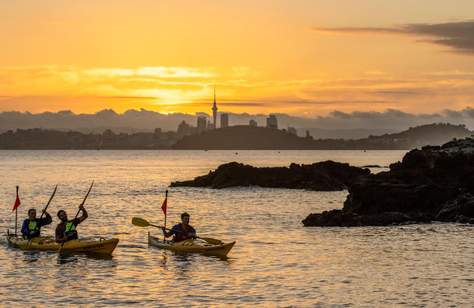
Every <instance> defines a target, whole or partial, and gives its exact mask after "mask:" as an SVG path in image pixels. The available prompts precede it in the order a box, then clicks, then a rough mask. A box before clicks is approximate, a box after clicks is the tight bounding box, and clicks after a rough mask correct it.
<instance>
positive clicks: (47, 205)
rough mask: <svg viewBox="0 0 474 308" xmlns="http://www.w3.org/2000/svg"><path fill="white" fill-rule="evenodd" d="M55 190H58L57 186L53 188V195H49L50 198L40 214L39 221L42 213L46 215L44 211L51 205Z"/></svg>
mask: <svg viewBox="0 0 474 308" xmlns="http://www.w3.org/2000/svg"><path fill="white" fill-rule="evenodd" d="M56 190H58V185H56V187H54V190H53V193H52V194H51V197H49V200H48V203H46V206H45V207H44V209H43V212H41V216H40V218H39V219H40V220H41V219H42V218H43V215H44V213H46V210H47V209H48V207H49V205H50V204H51V201H53V198H54V195H56Z"/></svg>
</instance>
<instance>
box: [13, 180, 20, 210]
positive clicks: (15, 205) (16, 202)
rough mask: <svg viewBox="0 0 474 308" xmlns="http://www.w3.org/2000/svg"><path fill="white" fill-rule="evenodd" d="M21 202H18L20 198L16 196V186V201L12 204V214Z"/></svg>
mask: <svg viewBox="0 0 474 308" xmlns="http://www.w3.org/2000/svg"><path fill="white" fill-rule="evenodd" d="M20 204H21V202H20V196H19V195H18V186H17V187H16V200H15V204H13V209H12V212H14V211H15V210H16V209H17V208H18V207H19V206H20Z"/></svg>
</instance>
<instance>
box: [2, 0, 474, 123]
mask: <svg viewBox="0 0 474 308" xmlns="http://www.w3.org/2000/svg"><path fill="white" fill-rule="evenodd" d="M0 41H1V44H0V111H10V110H17V111H30V112H34V113H36V112H43V111H59V110H72V111H74V112H77V113H80V112H87V113H89V112H96V111H98V110H101V109H104V108H111V109H114V110H116V111H117V112H123V111H125V110H127V109H132V108H135V109H139V108H145V109H149V110H154V111H159V112H164V113H173V112H185V113H195V112H197V111H206V112H209V110H208V109H209V102H210V101H211V100H212V91H213V86H214V85H215V86H216V88H217V95H218V101H219V103H220V109H221V110H224V111H230V112H238V113H240V112H248V113H269V112H281V113H288V114H292V115H298V116H303V117H313V116H316V115H325V114H328V113H330V112H332V111H334V110H339V111H343V112H352V111H384V110H387V109H398V110H401V111H404V112H411V113H433V112H439V111H442V110H444V109H454V110H460V109H463V108H466V107H474V1H472V0H452V1H446V0H443V1H441V0H399V1H385V0H357V1H354V0H333V1H319V0H288V1H283V0H268V1H267V0H258V1H256V0H252V1H250V0H249V1H247V0H239V1H230V0H221V1H218V0H216V1H210V0H209V1H205V0H199V1H193V0H186V1H181V0H173V1H171V0H170V1H158V0H149V1H148V0H133V1H132V0H129V1H119V0H114V1H108V0H101V1H97V0H82V1H66V0H63V1H49V0H42V1H36V0H31V1H26V0H18V1H11V0H0Z"/></svg>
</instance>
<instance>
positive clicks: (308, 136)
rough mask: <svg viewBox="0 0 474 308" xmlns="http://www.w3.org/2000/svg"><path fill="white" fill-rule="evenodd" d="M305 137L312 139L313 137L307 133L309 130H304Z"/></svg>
mask: <svg viewBox="0 0 474 308" xmlns="http://www.w3.org/2000/svg"><path fill="white" fill-rule="evenodd" d="M306 138H307V139H313V137H312V136H311V135H310V134H309V130H306Z"/></svg>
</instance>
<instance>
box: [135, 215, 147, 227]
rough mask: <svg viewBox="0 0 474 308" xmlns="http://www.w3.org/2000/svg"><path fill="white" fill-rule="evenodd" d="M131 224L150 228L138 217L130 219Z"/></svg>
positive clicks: (145, 221)
mask: <svg viewBox="0 0 474 308" xmlns="http://www.w3.org/2000/svg"><path fill="white" fill-rule="evenodd" d="M132 224H133V225H134V226H137V227H149V226H150V223H149V222H148V221H147V220H145V219H143V218H140V217H133V218H132Z"/></svg>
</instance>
